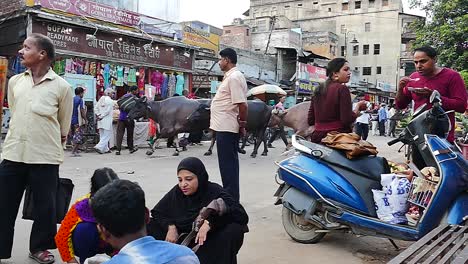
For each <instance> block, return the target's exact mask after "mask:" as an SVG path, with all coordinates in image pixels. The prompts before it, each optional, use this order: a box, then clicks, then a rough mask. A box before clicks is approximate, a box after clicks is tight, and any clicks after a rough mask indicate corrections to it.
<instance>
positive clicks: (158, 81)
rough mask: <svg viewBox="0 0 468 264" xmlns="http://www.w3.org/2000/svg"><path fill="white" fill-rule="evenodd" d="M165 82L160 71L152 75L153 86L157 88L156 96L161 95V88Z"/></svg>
mask: <svg viewBox="0 0 468 264" xmlns="http://www.w3.org/2000/svg"><path fill="white" fill-rule="evenodd" d="M163 81H164V77H163V75H162V73H160V72H159V71H158V70H156V71H154V72H153V73H152V75H151V85H153V86H154V87H156V94H161V86H162V83H163Z"/></svg>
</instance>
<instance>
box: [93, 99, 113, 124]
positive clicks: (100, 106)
mask: <svg viewBox="0 0 468 264" xmlns="http://www.w3.org/2000/svg"><path fill="white" fill-rule="evenodd" d="M113 110H114V101H113V100H112V98H110V97H109V96H106V95H104V96H102V97H101V99H99V102H98V103H97V104H96V106H95V107H94V113H95V114H96V116H98V117H100V118H102V119H101V120H99V121H98V122H97V128H98V129H100V128H102V129H106V130H111V129H112V117H113V115H112V114H113Z"/></svg>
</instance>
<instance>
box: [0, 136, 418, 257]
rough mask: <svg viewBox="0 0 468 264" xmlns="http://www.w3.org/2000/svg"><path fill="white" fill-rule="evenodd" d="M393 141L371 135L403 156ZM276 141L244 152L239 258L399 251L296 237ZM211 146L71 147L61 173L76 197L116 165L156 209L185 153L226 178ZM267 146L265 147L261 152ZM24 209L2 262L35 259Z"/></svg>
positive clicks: (378, 242) (343, 238)
mask: <svg viewBox="0 0 468 264" xmlns="http://www.w3.org/2000/svg"><path fill="white" fill-rule="evenodd" d="M389 140H390V138H388V137H372V136H370V138H369V141H370V142H371V143H373V144H374V145H375V146H377V147H378V150H379V152H380V153H381V155H383V156H385V157H386V158H387V159H389V160H392V161H403V159H404V157H403V154H402V153H397V150H398V148H399V146H400V145H401V144H397V145H394V146H393V147H388V146H387V145H386V144H385V143H386V142H387V141H389ZM273 144H274V146H276V148H274V149H270V152H269V155H268V157H263V156H260V155H258V157H257V158H256V159H252V158H250V156H249V155H250V153H251V151H252V147H247V148H246V149H247V154H246V155H241V156H240V171H241V175H240V180H241V183H240V185H241V202H242V204H243V205H244V207H245V209H246V210H247V212H248V214H249V216H250V223H249V227H250V232H249V233H247V234H246V235H245V239H244V245H243V247H242V248H241V251H240V253H239V256H238V262H239V263H241V264H244V263H245V264H253V263H256V264H267V263H268V264H270V263H275V264H276V263H277V264H281V263H320V264H327V263H347V264H352V263H386V262H387V261H388V260H390V259H391V258H392V257H393V256H395V255H397V254H398V251H396V250H395V249H394V248H393V246H392V245H391V244H390V242H389V241H388V240H386V239H381V238H372V237H356V236H353V235H351V234H343V233H336V234H333V235H330V234H328V235H327V236H325V238H324V239H323V240H322V241H321V242H320V243H318V244H315V245H302V244H298V243H296V242H294V241H292V240H291V239H290V238H289V236H288V235H287V234H286V232H285V231H284V229H283V226H282V224H281V206H274V205H273V202H274V198H273V193H274V192H275V191H276V189H277V184H276V183H275V180H274V174H275V171H276V166H275V165H274V161H275V160H279V159H281V153H282V151H283V150H284V145H283V143H282V142H281V141H276V142H274V143H273ZM163 145H165V144H163ZM207 148H208V143H204V145H203V146H193V147H189V150H188V151H187V152H182V153H181V155H180V156H179V157H173V156H172V153H173V149H162V150H157V151H156V152H155V154H154V155H153V156H152V157H147V156H146V155H145V152H146V149H144V148H143V149H140V150H139V151H138V152H136V153H135V154H133V155H130V154H129V153H128V150H125V151H122V155H121V156H116V155H114V154H106V155H99V154H97V153H83V154H82V157H79V158H72V157H70V152H66V153H65V155H66V159H65V163H64V164H63V165H62V166H61V167H60V176H61V177H67V178H71V179H72V180H73V182H74V184H75V190H74V193H73V199H72V202H73V201H74V200H75V199H77V198H79V197H81V196H82V195H84V194H86V193H88V192H89V182H90V178H91V176H92V173H93V172H94V170H95V169H97V168H101V167H110V168H112V169H114V170H115V171H116V172H117V174H118V175H119V177H120V178H124V179H130V180H132V181H136V182H138V183H139V184H140V185H141V186H142V188H143V190H144V191H145V193H146V201H147V206H148V207H149V208H150V209H151V208H152V207H153V206H154V205H155V204H156V203H157V202H158V200H159V199H160V198H162V196H163V195H164V194H165V193H166V192H167V191H168V190H170V188H171V187H173V186H174V185H175V184H176V183H177V178H176V168H177V165H178V163H179V161H180V160H182V159H183V158H185V157H188V156H196V157H199V158H201V159H202V160H203V161H204V162H205V165H206V167H207V170H208V172H209V174H210V179H211V181H214V182H218V183H221V178H220V175H219V170H218V161H217V156H216V155H217V154H216V147H215V148H214V151H213V156H211V157H205V156H203V153H204V152H205V151H206V150H207ZM261 151H263V146H262V147H261V148H260V149H259V153H261ZM21 208H22V206H21ZM21 208H20V213H19V214H18V220H17V222H16V233H15V242H14V248H13V258H12V259H10V260H6V261H5V260H3V261H2V263H15V264H16V263H27V264H29V263H35V262H33V261H31V260H30V259H28V244H29V233H30V230H31V221H25V220H21ZM397 244H398V245H399V246H401V247H403V248H405V247H407V246H408V245H409V244H410V243H408V242H403V241H397ZM53 252H54V254H55V258H56V260H57V261H56V263H61V260H60V257H59V255H58V253H57V251H55V250H54V251H53Z"/></svg>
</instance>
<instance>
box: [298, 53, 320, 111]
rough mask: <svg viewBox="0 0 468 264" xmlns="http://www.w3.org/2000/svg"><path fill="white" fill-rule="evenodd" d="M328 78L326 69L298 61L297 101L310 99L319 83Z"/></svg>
mask: <svg viewBox="0 0 468 264" xmlns="http://www.w3.org/2000/svg"><path fill="white" fill-rule="evenodd" d="M326 79H327V72H326V69H324V68H320V67H317V66H313V65H310V64H305V63H301V62H298V63H297V71H296V101H297V102H298V103H299V102H303V101H306V100H309V99H310V97H311V95H312V93H313V92H314V90H315V89H316V88H317V87H318V85H319V83H322V82H325V80H326Z"/></svg>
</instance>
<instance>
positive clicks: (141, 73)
mask: <svg viewBox="0 0 468 264" xmlns="http://www.w3.org/2000/svg"><path fill="white" fill-rule="evenodd" d="M138 73H139V76H138V88H143V89H145V68H140V69H139V71H138ZM129 78H130V76H129Z"/></svg>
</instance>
